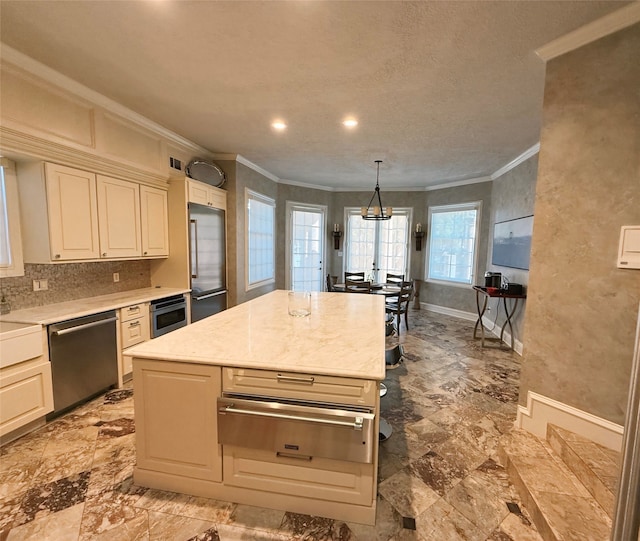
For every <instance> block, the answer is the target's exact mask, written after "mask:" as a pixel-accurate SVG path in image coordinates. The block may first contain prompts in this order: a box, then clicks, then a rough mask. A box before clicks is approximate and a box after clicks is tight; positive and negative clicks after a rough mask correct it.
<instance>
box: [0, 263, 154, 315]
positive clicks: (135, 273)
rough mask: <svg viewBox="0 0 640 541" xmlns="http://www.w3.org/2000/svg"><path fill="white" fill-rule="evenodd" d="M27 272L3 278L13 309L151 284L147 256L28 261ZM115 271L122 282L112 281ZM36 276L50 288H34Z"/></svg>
mask: <svg viewBox="0 0 640 541" xmlns="http://www.w3.org/2000/svg"><path fill="white" fill-rule="evenodd" d="M24 272H25V275H24V276H19V277H15V278H1V279H0V289H1V290H2V294H3V295H4V296H5V297H6V299H7V301H9V303H10V304H11V311H15V310H21V309H23V308H33V307H34V306H43V305H45V304H53V303H56V302H64V301H72V300H75V299H82V298H86V297H96V296H98V295H107V294H109V293H118V292H120V291H129V290H131V289H140V288H143V287H151V273H150V264H149V261H148V260H136V261H98V262H92V263H59V264H56V265H34V264H28V263H25V266H24ZM115 272H117V273H118V274H119V277H120V281H119V282H114V281H113V273H115ZM34 280H47V282H48V289H47V290H46V291H33V281H34Z"/></svg>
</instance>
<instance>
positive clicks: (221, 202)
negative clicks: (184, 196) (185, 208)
mask: <svg viewBox="0 0 640 541" xmlns="http://www.w3.org/2000/svg"><path fill="white" fill-rule="evenodd" d="M188 182H189V203H198V204H199V205H206V206H208V207H213V208H217V209H222V210H227V192H226V191H224V190H221V189H220V188H215V187H214V186H209V185H208V184H205V183H204V182H200V181H198V180H191V179H189V180H188Z"/></svg>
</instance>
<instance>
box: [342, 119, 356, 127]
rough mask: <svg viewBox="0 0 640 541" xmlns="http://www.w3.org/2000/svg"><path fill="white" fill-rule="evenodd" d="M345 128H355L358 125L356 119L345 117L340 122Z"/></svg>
mask: <svg viewBox="0 0 640 541" xmlns="http://www.w3.org/2000/svg"><path fill="white" fill-rule="evenodd" d="M342 124H343V125H344V126H345V127H346V128H355V127H356V126H357V125H358V121H357V120H356V119H355V118H347V119H346V120H344V121H343V122H342Z"/></svg>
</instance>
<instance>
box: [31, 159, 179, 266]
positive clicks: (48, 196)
mask: <svg viewBox="0 0 640 541" xmlns="http://www.w3.org/2000/svg"><path fill="white" fill-rule="evenodd" d="M18 186H19V189H20V207H21V212H22V218H23V220H24V223H27V224H29V227H28V228H25V231H24V233H23V247H24V260H25V262H27V263H50V262H57V261H86V260H104V259H138V258H142V257H166V256H168V255H169V249H168V248H169V247H168V240H167V237H168V234H167V231H168V223H167V192H166V191H163V190H161V189H158V188H151V187H148V186H143V185H139V184H137V183H135V182H129V181H126V180H120V179H116V178H111V177H107V176H104V175H95V174H94V173H90V172H87V171H81V170H78V169H74V168H70V167H65V166H61V165H57V164H51V163H45V164H42V163H30V164H21V165H20V166H19V168H18ZM150 227H151V228H153V231H151V232H150V230H149V228H150ZM145 252H146V253H145Z"/></svg>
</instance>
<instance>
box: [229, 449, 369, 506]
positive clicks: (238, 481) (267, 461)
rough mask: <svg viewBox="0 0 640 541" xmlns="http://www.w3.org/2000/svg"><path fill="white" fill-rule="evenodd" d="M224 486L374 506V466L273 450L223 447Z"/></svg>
mask: <svg viewBox="0 0 640 541" xmlns="http://www.w3.org/2000/svg"><path fill="white" fill-rule="evenodd" d="M223 462H224V483H225V485H230V486H237V487H244V488H251V489H255V490H264V491H268V492H275V493H280V494H289V495H292V496H300V497H303V498H315V499H318V500H327V501H332V502H344V503H352V504H359V505H371V501H372V499H373V482H374V481H373V480H374V465H373V464H361V463H357V462H347V461H342V460H341V461H338V460H329V459H326V458H317V457H313V458H309V459H307V460H305V459H301V458H293V457H284V456H277V455H276V453H274V452H271V451H261V450H258V449H246V448H244V447H232V446H228V445H225V446H224V461H223Z"/></svg>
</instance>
